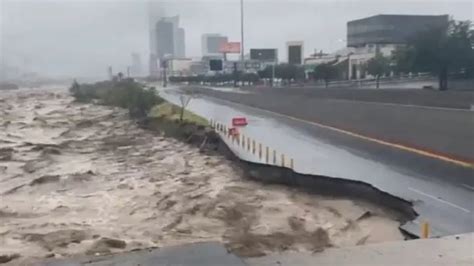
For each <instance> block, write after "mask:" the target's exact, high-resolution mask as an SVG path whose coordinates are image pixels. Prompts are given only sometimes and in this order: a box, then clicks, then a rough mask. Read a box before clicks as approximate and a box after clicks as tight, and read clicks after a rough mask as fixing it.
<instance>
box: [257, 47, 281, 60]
mask: <svg viewBox="0 0 474 266" xmlns="http://www.w3.org/2000/svg"><path fill="white" fill-rule="evenodd" d="M277 54H278V53H277V49H250V59H251V60H257V61H264V62H276V61H277V57H278V56H277Z"/></svg>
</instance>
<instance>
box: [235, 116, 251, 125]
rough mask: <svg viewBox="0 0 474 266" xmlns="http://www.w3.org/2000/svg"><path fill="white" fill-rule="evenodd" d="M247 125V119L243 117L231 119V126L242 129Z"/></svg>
mask: <svg viewBox="0 0 474 266" xmlns="http://www.w3.org/2000/svg"><path fill="white" fill-rule="evenodd" d="M246 125H248V123H247V118H245V117H234V118H232V126H234V127H242V126H246Z"/></svg>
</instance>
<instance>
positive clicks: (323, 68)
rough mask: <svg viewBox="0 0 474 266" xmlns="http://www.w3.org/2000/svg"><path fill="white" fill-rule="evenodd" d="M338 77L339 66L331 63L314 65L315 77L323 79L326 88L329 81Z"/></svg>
mask: <svg viewBox="0 0 474 266" xmlns="http://www.w3.org/2000/svg"><path fill="white" fill-rule="evenodd" d="M336 77H337V68H336V67H335V66H334V65H333V64H331V63H325V64H319V65H317V66H316V67H314V72H313V78H314V79H316V80H323V81H324V84H325V86H326V88H327V87H328V85H329V81H330V80H331V79H334V78H336Z"/></svg>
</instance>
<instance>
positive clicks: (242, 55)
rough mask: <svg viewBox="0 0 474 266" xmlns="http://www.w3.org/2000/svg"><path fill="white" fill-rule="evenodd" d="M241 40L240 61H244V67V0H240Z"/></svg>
mask: <svg viewBox="0 0 474 266" xmlns="http://www.w3.org/2000/svg"><path fill="white" fill-rule="evenodd" d="M240 41H241V46H242V47H241V51H240V61H242V67H244V50H245V45H244V41H245V40H244V0H240Z"/></svg>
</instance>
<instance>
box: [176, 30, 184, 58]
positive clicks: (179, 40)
mask: <svg viewBox="0 0 474 266" xmlns="http://www.w3.org/2000/svg"><path fill="white" fill-rule="evenodd" d="M175 44H176V50H175V51H176V57H180V58H184V57H186V37H185V32H184V29H183V28H178V33H177V34H176V43H175Z"/></svg>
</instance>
